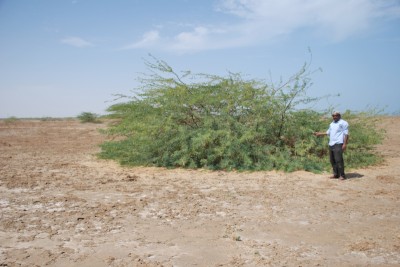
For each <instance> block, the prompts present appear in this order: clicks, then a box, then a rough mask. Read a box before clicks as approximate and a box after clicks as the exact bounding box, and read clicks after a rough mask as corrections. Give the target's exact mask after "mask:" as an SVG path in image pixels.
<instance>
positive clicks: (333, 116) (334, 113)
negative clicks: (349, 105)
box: [332, 111, 340, 121]
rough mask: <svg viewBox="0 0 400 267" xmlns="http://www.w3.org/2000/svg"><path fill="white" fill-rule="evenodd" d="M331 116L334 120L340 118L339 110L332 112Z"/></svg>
mask: <svg viewBox="0 0 400 267" xmlns="http://www.w3.org/2000/svg"><path fill="white" fill-rule="evenodd" d="M332 118H333V120H334V121H338V120H340V112H339V111H334V112H332Z"/></svg>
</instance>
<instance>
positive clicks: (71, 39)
mask: <svg viewBox="0 0 400 267" xmlns="http://www.w3.org/2000/svg"><path fill="white" fill-rule="evenodd" d="M309 51H311V55H312V60H311V62H310V58H311V55H310V53H309ZM149 54H151V55H153V56H154V57H156V58H158V59H160V60H163V61H166V62H167V63H168V64H169V65H170V66H171V67H172V68H173V69H174V70H175V71H176V72H178V73H180V72H181V71H186V70H190V71H192V72H194V73H208V74H216V75H220V76H226V75H228V73H229V72H233V73H241V74H242V75H243V77H245V78H249V79H258V80H265V81H266V82H267V83H273V84H277V83H279V81H280V80H286V79H288V78H289V77H290V76H292V75H293V74H294V73H296V72H297V71H299V70H300V68H301V67H302V66H303V64H304V63H305V62H309V63H311V66H310V69H315V70H317V69H319V68H320V69H321V70H322V71H316V72H314V73H313V74H312V76H311V79H312V82H313V84H312V86H311V87H310V88H309V89H308V91H307V93H308V95H309V96H311V97H320V96H327V95H331V97H327V98H322V99H321V100H320V101H319V102H318V103H315V104H314V106H313V107H312V108H313V109H317V110H326V109H328V108H333V109H335V110H340V111H344V110H352V111H366V110H370V109H375V110H382V112H383V113H387V114H397V115H398V114H400V0H346V1H338V0H168V1H167V0H57V1H54V0H30V1H24V0H0V118H9V117H19V118H40V117H76V116H78V115H79V114H81V113H82V112H91V113H95V114H98V115H103V114H107V112H106V109H107V108H108V107H109V106H111V105H113V104H115V103H117V102H116V101H115V99H116V95H118V94H124V95H132V94H133V91H135V89H137V88H138V87H139V86H140V84H139V82H138V77H140V76H141V74H140V73H147V72H148V69H147V68H146V65H145V64H144V60H149ZM118 101H126V100H123V99H122V100H121V99H120V100H118Z"/></svg>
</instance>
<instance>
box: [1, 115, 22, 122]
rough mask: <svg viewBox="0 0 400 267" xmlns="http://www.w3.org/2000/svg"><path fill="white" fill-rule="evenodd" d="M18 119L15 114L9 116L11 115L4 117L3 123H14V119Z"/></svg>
mask: <svg viewBox="0 0 400 267" xmlns="http://www.w3.org/2000/svg"><path fill="white" fill-rule="evenodd" d="M18 120H19V119H18V118H17V117H15V116H11V117H9V118H6V119H5V120H4V122H5V123H14V122H16V121H18Z"/></svg>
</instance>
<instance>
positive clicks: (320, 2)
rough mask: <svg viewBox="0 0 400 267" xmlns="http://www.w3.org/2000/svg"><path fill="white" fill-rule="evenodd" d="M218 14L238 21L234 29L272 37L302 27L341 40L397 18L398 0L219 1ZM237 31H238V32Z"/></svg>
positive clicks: (399, 5) (398, 13)
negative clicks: (374, 22) (383, 20)
mask: <svg viewBox="0 0 400 267" xmlns="http://www.w3.org/2000/svg"><path fill="white" fill-rule="evenodd" d="M219 3H220V6H219V11H221V12H225V13H228V14H232V15H234V16H236V17H238V18H240V19H241V21H240V22H238V23H237V25H236V27H237V29H238V30H239V29H243V28H246V32H247V33H248V34H249V35H251V36H254V35H255V33H256V32H257V33H258V35H259V36H263V35H264V36H266V37H267V38H268V37H273V36H276V35H279V34H285V33H291V32H294V31H296V30H298V29H301V28H308V29H310V30H313V31H315V32H319V33H324V35H325V37H327V38H329V39H331V40H334V41H340V40H344V39H346V38H348V37H349V36H352V35H354V34H359V33H362V32H364V31H366V30H368V29H369V28H370V26H371V24H372V23H373V21H374V19H376V18H382V17H386V18H387V17H389V16H390V17H397V18H399V16H400V12H399V8H400V3H399V1H398V0H385V1H379V0H378V1H377V0H346V1H337V0H221V1H220V2H219ZM239 32H240V30H239Z"/></svg>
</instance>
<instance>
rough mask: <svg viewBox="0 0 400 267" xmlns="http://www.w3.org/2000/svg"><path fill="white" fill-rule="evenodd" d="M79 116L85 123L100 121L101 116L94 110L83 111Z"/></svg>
mask: <svg viewBox="0 0 400 267" xmlns="http://www.w3.org/2000/svg"><path fill="white" fill-rule="evenodd" d="M77 118H78V119H79V120H80V121H81V122H83V123H88V122H90V123H100V122H101V121H100V119H99V116H98V115H97V114H95V113H92V112H82V113H81V114H79V115H78V116H77Z"/></svg>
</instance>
